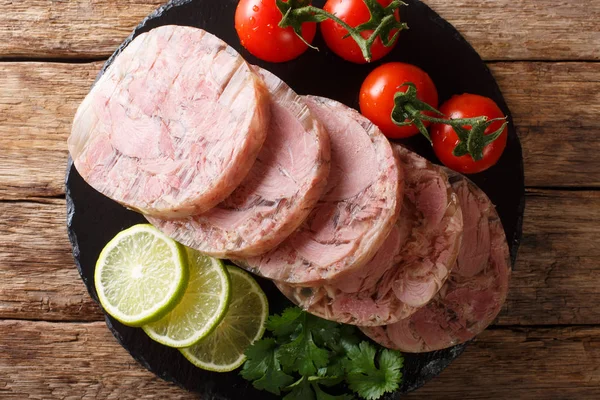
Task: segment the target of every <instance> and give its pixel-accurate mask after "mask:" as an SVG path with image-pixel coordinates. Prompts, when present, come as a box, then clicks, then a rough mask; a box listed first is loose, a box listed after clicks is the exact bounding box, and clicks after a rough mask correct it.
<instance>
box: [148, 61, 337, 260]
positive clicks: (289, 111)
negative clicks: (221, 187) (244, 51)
mask: <svg viewBox="0 0 600 400" xmlns="http://www.w3.org/2000/svg"><path fill="white" fill-rule="evenodd" d="M257 70H258V71H259V74H260V75H261V77H262V78H263V80H264V82H265V85H266V86H267V88H268V89H269V92H270V93H271V99H272V102H271V123H270V125H269V128H268V133H267V139H266V141H265V144H264V146H263V148H262V150H261V152H260V153H259V155H258V158H257V160H256V162H255V163H254V165H253V166H252V169H251V170H250V172H249V173H248V176H246V178H245V179H244V180H243V181H242V183H241V184H240V186H238V187H237V189H235V191H234V192H233V193H232V194H231V196H229V197H228V198H227V199H226V200H225V201H223V202H222V203H220V204H219V205H217V206H216V207H215V208H213V209H211V210H209V211H207V212H206V213H203V214H200V215H197V216H192V217H187V218H184V219H178V220H164V219H159V218H152V217H147V218H148V220H149V221H150V222H151V223H152V224H154V225H155V226H156V227H157V228H159V229H160V230H161V231H163V232H164V233H166V234H167V235H169V236H171V237H172V238H174V239H175V240H177V241H179V242H181V243H183V244H185V245H187V246H189V247H192V248H195V249H197V250H199V251H201V252H203V253H206V254H210V255H212V256H215V257H221V258H232V257H237V258H240V257H252V256H257V255H260V254H264V253H266V252H267V251H269V250H272V249H273V248H274V247H276V246H277V245H278V244H280V243H281V242H282V241H283V240H285V239H286V238H287V237H288V236H289V235H290V234H291V233H292V232H293V231H294V230H296V228H298V226H300V224H301V223H302V222H303V221H304V220H305V219H306V217H307V216H308V213H309V212H310V211H311V210H312V209H313V207H314V206H315V205H316V203H317V201H318V200H319V198H320V197H321V194H322V193H323V190H324V189H325V185H326V184H327V177H328V175H329V161H330V148H329V137H328V135H327V132H326V131H325V128H324V127H323V126H322V125H321V123H320V122H318V121H317V120H316V119H315V118H314V117H313V115H312V113H311V112H310V110H309V109H308V107H307V106H306V103H305V102H304V101H303V100H302V99H301V98H300V97H299V96H298V95H297V94H296V93H294V92H293V91H292V89H290V88H289V87H288V86H287V85H286V84H285V83H284V82H282V81H281V79H279V78H277V77H276V76H275V75H273V74H272V73H270V72H268V71H266V70H260V69H257Z"/></svg>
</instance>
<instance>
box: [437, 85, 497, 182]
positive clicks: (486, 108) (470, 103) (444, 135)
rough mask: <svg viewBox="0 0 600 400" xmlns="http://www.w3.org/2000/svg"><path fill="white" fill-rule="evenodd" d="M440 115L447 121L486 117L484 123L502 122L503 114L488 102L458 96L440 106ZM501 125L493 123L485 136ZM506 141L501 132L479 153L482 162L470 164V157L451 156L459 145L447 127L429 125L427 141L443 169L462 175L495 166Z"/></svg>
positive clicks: (463, 95)
mask: <svg viewBox="0 0 600 400" xmlns="http://www.w3.org/2000/svg"><path fill="white" fill-rule="evenodd" d="M440 111H441V112H442V113H444V114H445V115H446V116H447V117H448V118H454V119H456V118H474V117H479V116H486V117H488V119H494V118H504V114H503V113H502V111H501V110H500V108H499V107H498V106H497V105H496V103H494V101H493V100H492V99H489V98H487V97H483V96H478V95H475V94H461V95H458V96H454V97H452V98H451V99H450V100H448V101H447V102H446V103H444V104H443V105H442V107H441V108H440ZM503 123H504V122H503V121H498V122H494V123H493V124H491V125H490V126H489V127H488V128H487V129H486V131H485V133H484V134H485V135H489V134H492V133H494V132H496V131H497V130H498V129H500V128H501V127H502V124H503ZM507 138H508V129H506V128H505V129H504V131H502V134H501V135H500V137H499V138H498V139H496V140H495V141H493V142H492V143H490V144H489V145H487V146H486V147H485V148H484V149H483V158H482V159H481V160H479V161H475V160H473V157H471V156H470V155H468V154H467V155H464V156H461V157H456V156H454V154H452V152H453V151H454V148H455V147H456V145H457V144H458V143H459V140H458V136H457V135H456V132H455V131H454V128H452V127H451V126H449V125H443V124H433V125H432V127H431V140H432V141H433V150H434V151H435V154H436V155H437V157H438V158H439V159H440V161H441V162H442V163H444V165H446V166H447V167H448V168H451V169H453V170H455V171H458V172H462V173H463V174H475V173H478V172H482V171H484V170H486V169H488V168H490V167H491V166H492V165H495V164H496V163H497V162H498V160H499V159H500V156H502V153H503V152H504V149H505V148H506V140H507Z"/></svg>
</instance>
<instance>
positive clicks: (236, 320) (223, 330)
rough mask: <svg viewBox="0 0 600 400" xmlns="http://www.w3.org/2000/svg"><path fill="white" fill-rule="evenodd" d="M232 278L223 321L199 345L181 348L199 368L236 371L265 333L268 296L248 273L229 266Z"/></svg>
mask: <svg viewBox="0 0 600 400" xmlns="http://www.w3.org/2000/svg"><path fill="white" fill-rule="evenodd" d="M227 269H228V271H229V276H230V278H231V301H230V303H229V309H228V311H227V313H226V314H225V318H223V321H221V323H220V324H219V325H218V326H217V328H216V329H215V330H214V331H213V332H212V333H211V334H210V335H208V336H206V337H205V338H204V339H202V340H201V341H200V342H198V343H196V344H195V345H193V346H191V347H188V348H185V349H180V351H181V353H183V355H184V356H185V358H187V359H188V360H190V362H191V363H192V364H194V365H196V366H197V367H199V368H202V369H206V370H209V371H215V372H228V371H233V370H234V369H236V368H238V367H239V366H240V365H242V364H243V363H244V361H245V360H246V356H245V355H244V353H245V352H246V349H247V348H248V347H249V346H250V345H251V344H252V343H254V342H255V341H256V340H258V339H260V338H261V337H262V335H263V333H264V332H265V322H266V320H267V317H268V315H269V305H268V303H267V296H265V294H264V292H263V291H262V289H261V288H260V286H258V283H256V281H255V280H254V279H253V278H252V277H251V276H250V275H249V274H247V273H246V272H244V271H242V270H240V269H239V268H236V267H230V266H228V267H227Z"/></svg>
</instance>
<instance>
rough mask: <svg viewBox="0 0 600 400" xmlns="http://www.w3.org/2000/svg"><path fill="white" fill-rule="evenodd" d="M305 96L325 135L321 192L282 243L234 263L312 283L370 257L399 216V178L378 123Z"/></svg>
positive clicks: (360, 264)
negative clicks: (327, 164)
mask: <svg viewBox="0 0 600 400" xmlns="http://www.w3.org/2000/svg"><path fill="white" fill-rule="evenodd" d="M305 99H306V101H307V103H308V106H309V108H310V110H311V111H312V112H313V113H314V114H315V115H316V116H317V118H319V120H320V121H321V122H322V123H323V124H324V125H325V128H326V129H327V131H328V132H329V136H330V141H331V172H330V176H329V181H328V184H327V188H326V189H325V193H324V195H323V197H322V198H321V200H320V201H319V203H318V204H317V206H316V207H315V208H314V209H313V210H312V212H311V213H310V215H309V216H308V218H307V220H306V221H305V222H304V223H303V224H302V225H301V226H300V228H298V230H296V231H295V232H294V233H293V234H292V235H291V236H290V237H289V238H288V239H287V240H285V241H284V242H283V243H282V244H281V245H280V246H278V247H277V248H276V249H274V250H272V251H270V252H268V253H266V254H264V255H262V256H259V257H252V258H249V259H246V260H244V261H241V262H239V263H240V264H241V265H243V266H244V267H246V268H248V269H249V270H250V271H252V272H254V273H256V274H258V275H261V276H264V277H267V278H270V279H274V280H279V281H283V282H287V283H290V284H302V285H305V286H312V285H318V284H321V283H322V282H323V281H325V280H331V279H334V278H336V277H342V276H344V275H345V274H348V273H350V272H351V271H354V270H358V269H360V268H362V267H363V266H364V265H365V264H366V263H367V262H368V261H369V260H370V259H371V258H372V257H373V255H374V254H375V252H376V251H377V249H379V247H381V244H382V243H383V241H384V240H385V238H386V237H387V236H388V234H389V233H390V231H391V230H392V228H393V226H394V223H395V222H396V220H397V218H398V213H399V211H400V203H401V199H402V185H401V182H402V180H401V179H399V177H400V174H401V170H400V168H399V164H398V160H397V159H396V157H394V153H393V151H392V148H391V146H390V144H389V142H388V141H387V139H386V138H385V137H384V136H383V134H382V133H381V132H380V131H379V129H378V128H376V127H375V126H374V125H373V124H372V123H370V122H369V121H368V120H367V119H366V118H364V117H363V116H361V115H360V114H359V113H357V112H356V111H355V110H352V109H350V108H349V107H346V106H345V105H343V104H340V103H338V102H335V101H333V100H329V99H324V98H319V97H306V98H305Z"/></svg>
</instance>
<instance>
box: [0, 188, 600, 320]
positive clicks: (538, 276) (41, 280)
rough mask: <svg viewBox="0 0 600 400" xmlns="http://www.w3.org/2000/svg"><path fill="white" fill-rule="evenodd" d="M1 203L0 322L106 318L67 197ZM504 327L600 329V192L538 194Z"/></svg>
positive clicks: (530, 206)
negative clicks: (86, 274)
mask: <svg viewBox="0 0 600 400" xmlns="http://www.w3.org/2000/svg"><path fill="white" fill-rule="evenodd" d="M44 201H45V202H46V204H39V203H33V202H8V203H2V202H0V237H2V238H3V242H2V244H3V246H2V247H0V281H2V282H3V284H2V285H0V319H2V318H17V319H34V320H59V321H65V320H76V321H90V320H99V319H101V318H102V317H101V314H100V312H99V310H98V307H97V306H96V304H95V303H94V302H93V301H92V300H91V299H90V298H89V296H88V294H87V292H86V291H85V287H84V285H83V283H82V282H81V280H80V279H79V275H78V274H77V271H76V269H75V266H74V263H73V258H72V256H71V252H70V245H69V242H68V239H67V234H66V228H65V206H64V201H63V200H44ZM527 202H528V203H527V211H526V216H525V235H524V239H523V245H522V248H521V252H520V255H519V259H518V262H517V266H516V268H515V271H514V274H513V279H512V283H511V290H510V292H509V296H508V301H507V304H506V306H505V309H504V311H503V312H502V314H501V316H500V318H499V321H498V323H499V324H501V325H548V324H584V325H592V324H600V308H599V307H597V304H600V291H599V290H598V287H597V286H598V282H600V249H598V247H597V245H596V244H597V242H598V238H599V237H600V192H557V191H533V192H530V193H529V194H528V196H527Z"/></svg>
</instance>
